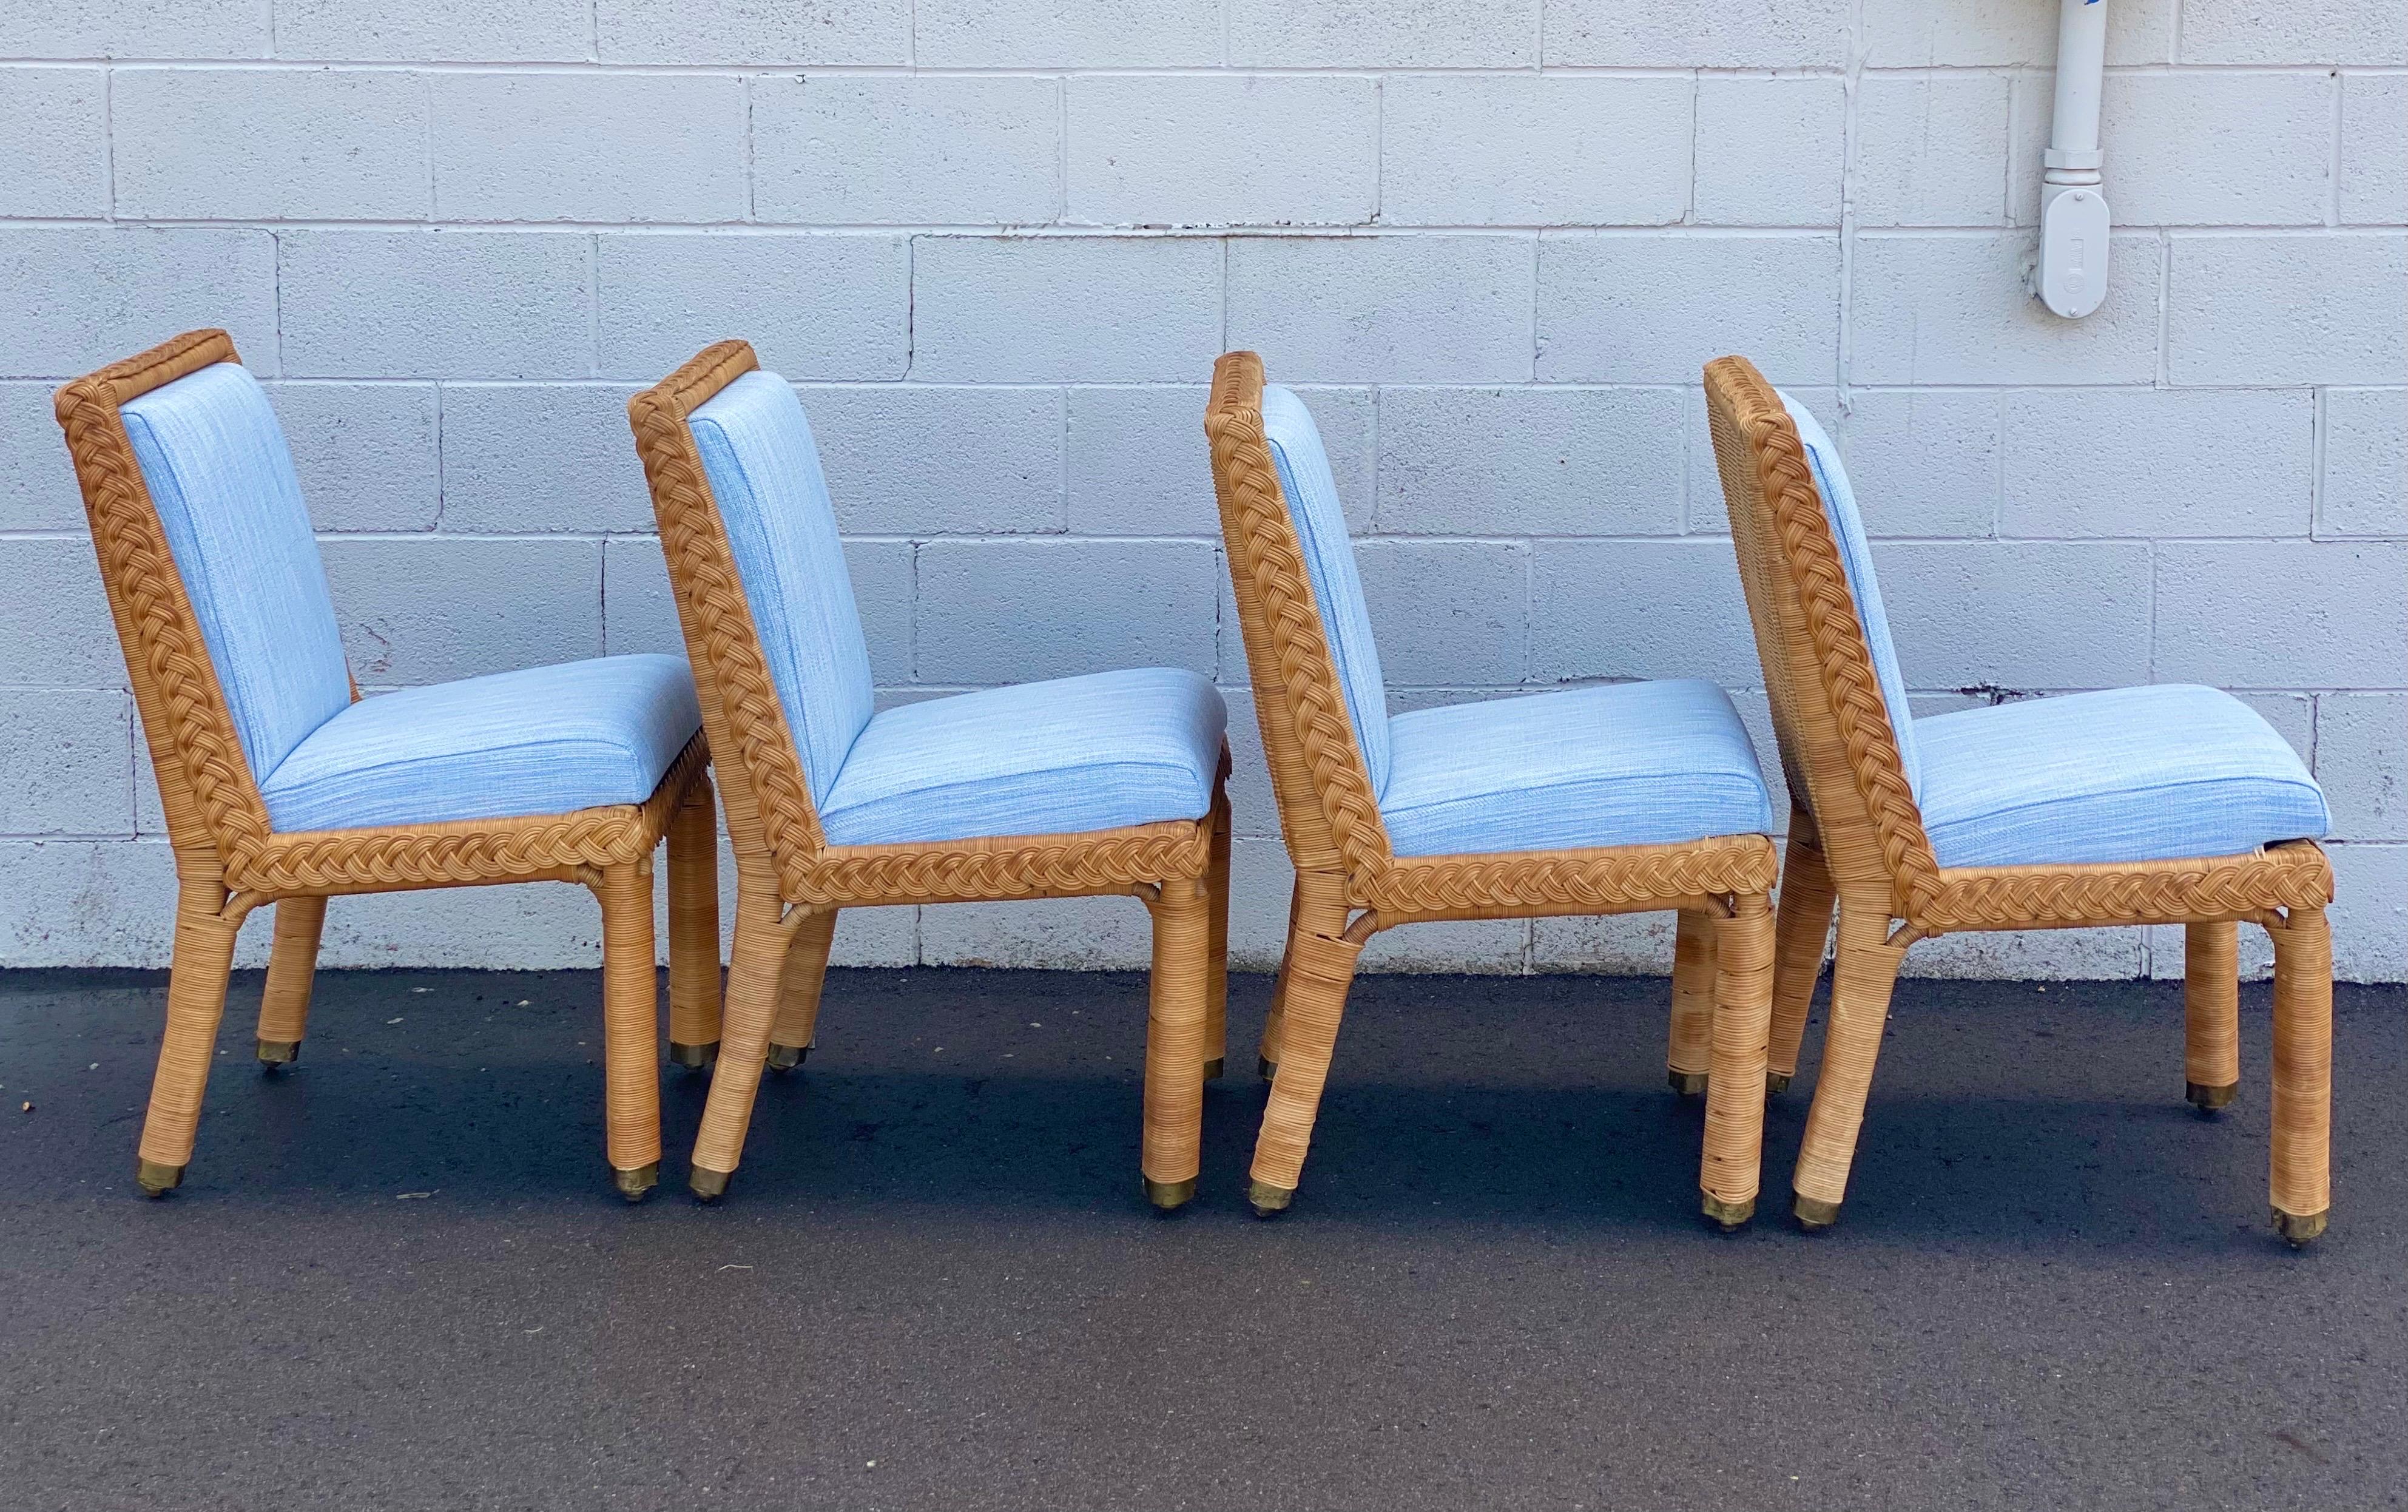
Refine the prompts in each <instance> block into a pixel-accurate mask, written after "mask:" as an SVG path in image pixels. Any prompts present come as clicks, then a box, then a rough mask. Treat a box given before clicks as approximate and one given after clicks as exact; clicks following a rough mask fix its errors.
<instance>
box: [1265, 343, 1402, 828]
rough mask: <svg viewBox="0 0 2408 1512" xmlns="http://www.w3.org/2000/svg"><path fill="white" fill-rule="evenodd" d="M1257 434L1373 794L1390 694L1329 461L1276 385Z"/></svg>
mask: <svg viewBox="0 0 2408 1512" xmlns="http://www.w3.org/2000/svg"><path fill="white" fill-rule="evenodd" d="M1263 434H1264V435H1265V437H1266V438H1267V439H1269V441H1270V446H1271V461H1272V464H1273V465H1274V466H1275V467H1277V468H1278V469H1279V481H1280V492H1282V493H1283V494H1285V495H1286V496H1287V508H1288V513H1289V514H1290V515H1291V516H1292V517H1294V519H1295V521H1296V533H1297V540H1299V541H1301V542H1302V544H1303V546H1304V563H1305V569H1306V571H1307V573H1308V574H1309V575H1310V576H1311V577H1312V598H1313V601H1314V602H1315V603H1316V604H1318V605H1319V606H1320V608H1321V633H1322V634H1323V636H1324V637H1326V639H1327V640H1328V641H1329V657H1330V660H1331V661H1333V662H1334V663H1336V664H1337V667H1338V681H1339V683H1340V684H1341V685H1342V686H1343V688H1344V689H1345V693H1346V711H1347V713H1348V716H1349V717H1350V718H1352V719H1353V720H1354V722H1355V743H1356V744H1357V745H1359V746H1361V747H1362V750H1363V765H1364V767H1365V768H1366V769H1367V770H1369V772H1370V774H1371V791H1372V792H1374V793H1378V792H1381V791H1383V790H1384V789H1385V788H1386V787H1387V785H1388V773H1389V762H1390V759H1391V757H1390V751H1389V745H1388V741H1389V736H1388V689H1387V684H1386V683H1385V682H1384V681H1383V677H1382V674H1381V671H1380V649H1379V647H1378V646H1376V645H1374V644H1372V641H1371V616H1370V613H1369V611H1368V610H1366V609H1365V607H1364V604H1363V580H1362V578H1361V576H1360V575H1359V574H1357V573H1356V571H1355V543H1354V542H1353V541H1352V540H1348V539H1347V535H1346V511H1344V510H1343V509H1341V508H1340V506H1339V501H1338V480H1337V479H1336V478H1335V477H1333V476H1332V475H1331V473H1330V470H1329V454H1328V453H1327V452H1326V451H1324V450H1323V449H1322V445H1321V432H1320V430H1319V429H1318V428H1316V427H1315V426H1314V425H1313V423H1312V411H1311V410H1307V409H1306V408H1305V407H1304V401H1303V400H1302V399H1299V398H1297V396H1295V395H1294V394H1293V393H1291V392H1290V391H1288V390H1286V389H1283V388H1281V387H1280V386H1279V385H1277V384H1275V383H1274V384H1272V385H1270V386H1269V387H1267V388H1265V389H1264V390H1263Z"/></svg>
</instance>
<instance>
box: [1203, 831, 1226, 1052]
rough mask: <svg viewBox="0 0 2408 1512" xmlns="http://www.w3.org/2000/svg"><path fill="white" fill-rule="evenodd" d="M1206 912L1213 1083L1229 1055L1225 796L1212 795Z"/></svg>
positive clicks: (1207, 1033)
mask: <svg viewBox="0 0 2408 1512" xmlns="http://www.w3.org/2000/svg"><path fill="white" fill-rule="evenodd" d="M1204 887H1205V893H1206V897H1205V907H1206V909H1207V910H1208V916H1207V922H1206V928H1207V931H1208V933H1207V936H1206V942H1205V947H1204V949H1205V978H1204V1079H1205V1080H1206V1081H1208V1082H1210V1081H1217V1080H1218V1079H1219V1078H1220V1075H1221V1073H1222V1072H1224V1071H1226V1069H1228V1054H1229V794H1228V791H1227V790H1226V788H1219V789H1216V790H1215V791H1214V792H1213V795H1212V870H1211V873H1210V874H1208V875H1207V876H1206V877H1205V879H1204Z"/></svg>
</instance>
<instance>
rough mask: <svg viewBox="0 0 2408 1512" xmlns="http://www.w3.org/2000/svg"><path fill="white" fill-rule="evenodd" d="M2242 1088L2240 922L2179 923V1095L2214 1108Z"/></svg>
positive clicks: (2203, 1109) (2202, 1106)
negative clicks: (2180, 1000) (2180, 982)
mask: <svg viewBox="0 0 2408 1512" xmlns="http://www.w3.org/2000/svg"><path fill="white" fill-rule="evenodd" d="M2240 1090H2241V927H2240V926H2239V925H2237V924H2235V923H2233V922H2232V921H2231V920H2230V919H2221V920H2216V921H2214V922H2212V923H2203V924H2188V925H2185V926H2184V927H2183V1096H2185V1097H2186V1098H2188V1099H2189V1100H2190V1102H2191V1104H2192V1106H2194V1107H2196V1108H2198V1109H2199V1110H2200V1112H2201V1113H2214V1111H2215V1110H2216V1109H2218V1108H2221V1107H2223V1106H2225V1105H2226V1104H2227V1103H2229V1102H2231V1101H2232V1100H2233V1098H2234V1097H2235V1096H2236V1095H2237V1094H2238V1093H2239V1092H2240Z"/></svg>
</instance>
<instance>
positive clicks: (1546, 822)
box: [1204, 352, 1775, 1228]
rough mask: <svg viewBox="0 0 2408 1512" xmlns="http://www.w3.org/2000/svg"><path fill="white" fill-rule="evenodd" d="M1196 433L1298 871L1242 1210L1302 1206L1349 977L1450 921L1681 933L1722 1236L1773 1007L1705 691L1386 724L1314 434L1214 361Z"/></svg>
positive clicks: (1752, 795) (1747, 1141) (1763, 866)
mask: <svg viewBox="0 0 2408 1512" xmlns="http://www.w3.org/2000/svg"><path fill="white" fill-rule="evenodd" d="M1204 430H1205V435H1206V437H1207V438H1208V439H1210V441H1211V457H1212V478H1213V482H1214V485H1215V487H1216V490H1217V492H1218V494H1219V496H1220V505H1221V527H1222V533H1223V535H1224V537H1225V538H1226V541H1227V547H1228V558H1229V576H1230V580H1231V583H1232V584H1233V585H1234V587H1235V588H1236V591H1237V599H1238V618H1239V623H1240V626H1241V627H1242V629H1243V631H1244V636H1245V645H1246V661H1247V664H1248V667H1249V668H1250V670H1251V671H1252V675H1253V679H1254V707H1255V710H1256V712H1257V713H1258V714H1259V716H1260V720H1261V724H1262V736H1263V749H1264V753H1265V755H1266V756H1268V758H1269V764H1270V770H1271V785H1272V788H1273V792H1274V795H1275V796H1276V798H1277V799H1278V802H1279V811H1280V828H1281V830H1282V832H1283V835H1284V836H1285V838H1286V842H1287V848H1288V854H1289V857H1291V858H1292V859H1293V860H1294V862H1295V865H1296V893H1295V899H1294V902H1293V906H1292V909H1291V912H1290V914H1289V917H1288V934H1287V949H1286V954H1285V956H1284V957H1283V961H1282V964H1281V968H1280V975H1279V978H1278V981H1277V983H1276V985H1275V986H1274V987H1273V996H1272V1010H1271V1017H1270V1022H1269V1027H1268V1028H1267V1029H1266V1030H1265V1034H1264V1050H1263V1060H1264V1064H1265V1069H1266V1071H1267V1073H1269V1074H1270V1076H1271V1090H1270V1100H1269V1105H1268V1106H1267V1107H1266V1109H1265V1110H1264V1114H1263V1125H1262V1132H1261V1135H1260V1138H1259V1140H1258V1142H1257V1143H1256V1145H1255V1146H1254V1183H1253V1187H1252V1188H1251V1191H1250V1194H1249V1195H1250V1199H1251V1201H1252V1202H1253V1204H1254V1211H1255V1212H1256V1213H1257V1214H1259V1215H1262V1216H1265V1217H1269V1216H1270V1215H1271V1214H1274V1213H1277V1212H1280V1211H1282V1210H1283V1209H1285V1208H1286V1207H1287V1206H1288V1205H1289V1204H1290V1202H1292V1201H1293V1200H1294V1197H1295V1194H1296V1188H1297V1179H1298V1176H1299V1175H1300V1174H1301V1173H1302V1171H1303V1168H1304V1158H1305V1150H1306V1146H1307V1145H1309V1143H1310V1142H1311V1139H1312V1125H1313V1119H1314V1115H1315V1114H1316V1112H1317V1111H1318V1109H1319V1107H1320V1103H1321V1095H1322V1088H1323V1087H1324V1085H1325V1084H1326V1080H1327V1077H1328V1073H1329V1063H1330V1058H1331V1054H1332V1052H1333V1050H1334V1048H1335V1045H1336V1042H1337V1038H1338V1026H1339V1018H1340V1015H1341V1013H1342V1012H1343V1011H1344V1008H1345V1004H1346V996H1347V990H1348V988H1349V986H1351V984H1352V982H1353V980H1354V975H1355V959H1356V958H1357V957H1358V956H1359V955H1360V954H1361V953H1362V950H1363V946H1364V944H1365V943H1367V942H1368V941H1369V939H1370V938H1371V936H1372V935H1373V934H1375V933H1376V932H1378V931H1379V930H1382V929H1394V928H1396V927H1397V926H1398V925H1403V924H1413V923H1419V922H1423V921H1427V920H1440V919H1493V918H1534V917H1541V916H1548V915H1561V914H1634V913H1646V912H1654V911H1661V910H1676V911H1678V914H1679V925H1678V931H1677V938H1676V944H1675V952H1674V961H1673V969H1674V988H1673V1018H1672V1033H1671V1042H1672V1048H1671V1052H1670V1057H1669V1063H1670V1071H1671V1076H1672V1082H1673V1085H1674V1086H1675V1087H1681V1088H1683V1089H1684V1090H1693V1089H1695V1088H1696V1087H1697V1085H1698V1082H1699V1079H1700V1077H1701V1076H1702V1079H1703V1081H1704V1088H1703V1089H1704V1091H1705V1093H1706V1100H1707V1102H1706V1133H1705V1149H1704V1155H1703V1158H1702V1160H1701V1162H1700V1175H1699V1186H1700V1188H1702V1191H1703V1193H1704V1201H1703V1206H1704V1210H1705V1212H1706V1214H1707V1216H1708V1217H1712V1218H1713V1219H1715V1220H1717V1221H1718V1222H1720V1223H1722V1224H1723V1225H1725V1226H1726V1227H1734V1228H1735V1227H1737V1226H1738V1225H1740V1224H1742V1223H1744V1222H1746V1221H1747V1219H1748V1217H1750V1216H1751V1215H1752V1214H1753V1213H1754V1211H1755V1207H1756V1175H1757V1165H1758V1154H1759V1149H1760V1146H1761V1143H1762V1130H1761V1125H1762V1121H1763V1117H1764V1097H1765V1036H1766V1032H1767V1023H1768V1017H1769V1015H1770V1002H1771V990H1772V946H1773V937H1772V915H1771V914H1770V911H1769V901H1770V892H1771V889H1772V882H1773V872H1774V866H1775V857H1774V852H1773V846H1772V842H1771V841H1770V838H1768V837H1767V835H1766V834H1765V830H1766V829H1767V828H1770V821H1771V812H1770V804H1769V800H1768V799H1767V797H1766V793H1765V786H1764V777H1763V773H1762V772H1761V770H1759V769H1758V768H1757V765H1756V751H1755V748H1754V747H1753V746H1752V745H1751V744H1750V742H1749V741H1748V737H1747V731H1746V729H1745V728H1744V727H1742V725H1741V723H1740V720H1739V715H1738V713H1737V712H1736V711H1735V710H1734V709H1732V707H1731V703H1730V700H1729V698H1727V697H1726V696H1725V695H1724V693H1723V691H1722V690H1721V689H1720V688H1717V687H1715V686H1713V684H1707V683H1699V682H1687V681H1681V682H1663V683H1632V684H1614V685H1606V686H1596V687H1584V688H1578V689H1573V690H1570V691H1566V692H1561V693H1545V694H1537V695H1532V696H1527V697H1523V698H1501V699H1496V700H1492V701H1488V702H1482V703H1472V704H1459V705H1455V706H1454V707H1451V708H1441V709H1430V710H1424V711H1420V712H1418V713H1407V714H1400V715H1398V716H1396V717H1394V718H1391V717H1390V716H1389V714H1388V713H1387V703H1386V692H1385V689H1384V686H1383V682H1382V677H1381V671H1380V662H1379V655H1378V652H1377V649H1376V648H1375V646H1374V645H1373V643H1372V638H1371V629H1370V624H1369V619H1368V617H1367V612H1366V610H1365V606H1364V601H1363V593H1362V585H1361V583H1360V581H1359V579H1358V578H1357V576H1356V572H1355V556H1354V548H1353V543H1352V542H1351V541H1350V540H1348V539H1347V535H1346V521H1345V516H1344V515H1343V514H1342V513H1341V512H1340V509H1339V504H1338V497H1337V486H1336V482H1335V480H1334V479H1333V477H1332V475H1331V472H1330V468H1329V462H1328V458H1327V456H1326V454H1325V453H1324V451H1323V450H1322V446H1321V439H1320V436H1319V434H1318V433H1317V432H1316V431H1315V429H1314V427H1313V424H1312V415H1311V414H1310V413H1309V412H1308V411H1307V410H1306V409H1305V407H1304V404H1303V402H1302V401H1301V400H1299V399H1298V398H1297V396H1295V395H1294V394H1293V393H1290V392H1289V391H1288V390H1286V389H1283V388H1279V387H1276V386H1272V387H1266V386H1265V384H1264V382H1263V365H1262V360H1261V358H1259V357H1257V356H1256V355H1255V354H1254V353H1251V352H1232V353H1227V354H1226V355H1225V356H1223V357H1222V358H1221V359H1220V361H1219V363H1218V364H1216V365H1215V367H1214V368H1213V371H1212V388H1211V398H1210V401H1209V407H1208V409H1207V410H1206V413H1205V419H1204Z"/></svg>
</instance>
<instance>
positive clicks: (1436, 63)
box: [1228, 0, 1539, 68]
mask: <svg viewBox="0 0 2408 1512" xmlns="http://www.w3.org/2000/svg"><path fill="white" fill-rule="evenodd" d="M1228 15H1229V21H1228V27H1229V62H1231V63H1232V64H1235V65H1238V66H1240V67H1243V68H1527V67H1530V66H1532V65H1535V64H1537V63H1538V61H1539V0H1499V3H1498V4H1496V5H1487V6H1422V7H1394V6H1382V5H1377V4H1372V3H1369V0H1230V5H1229V7H1228Z"/></svg>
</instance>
